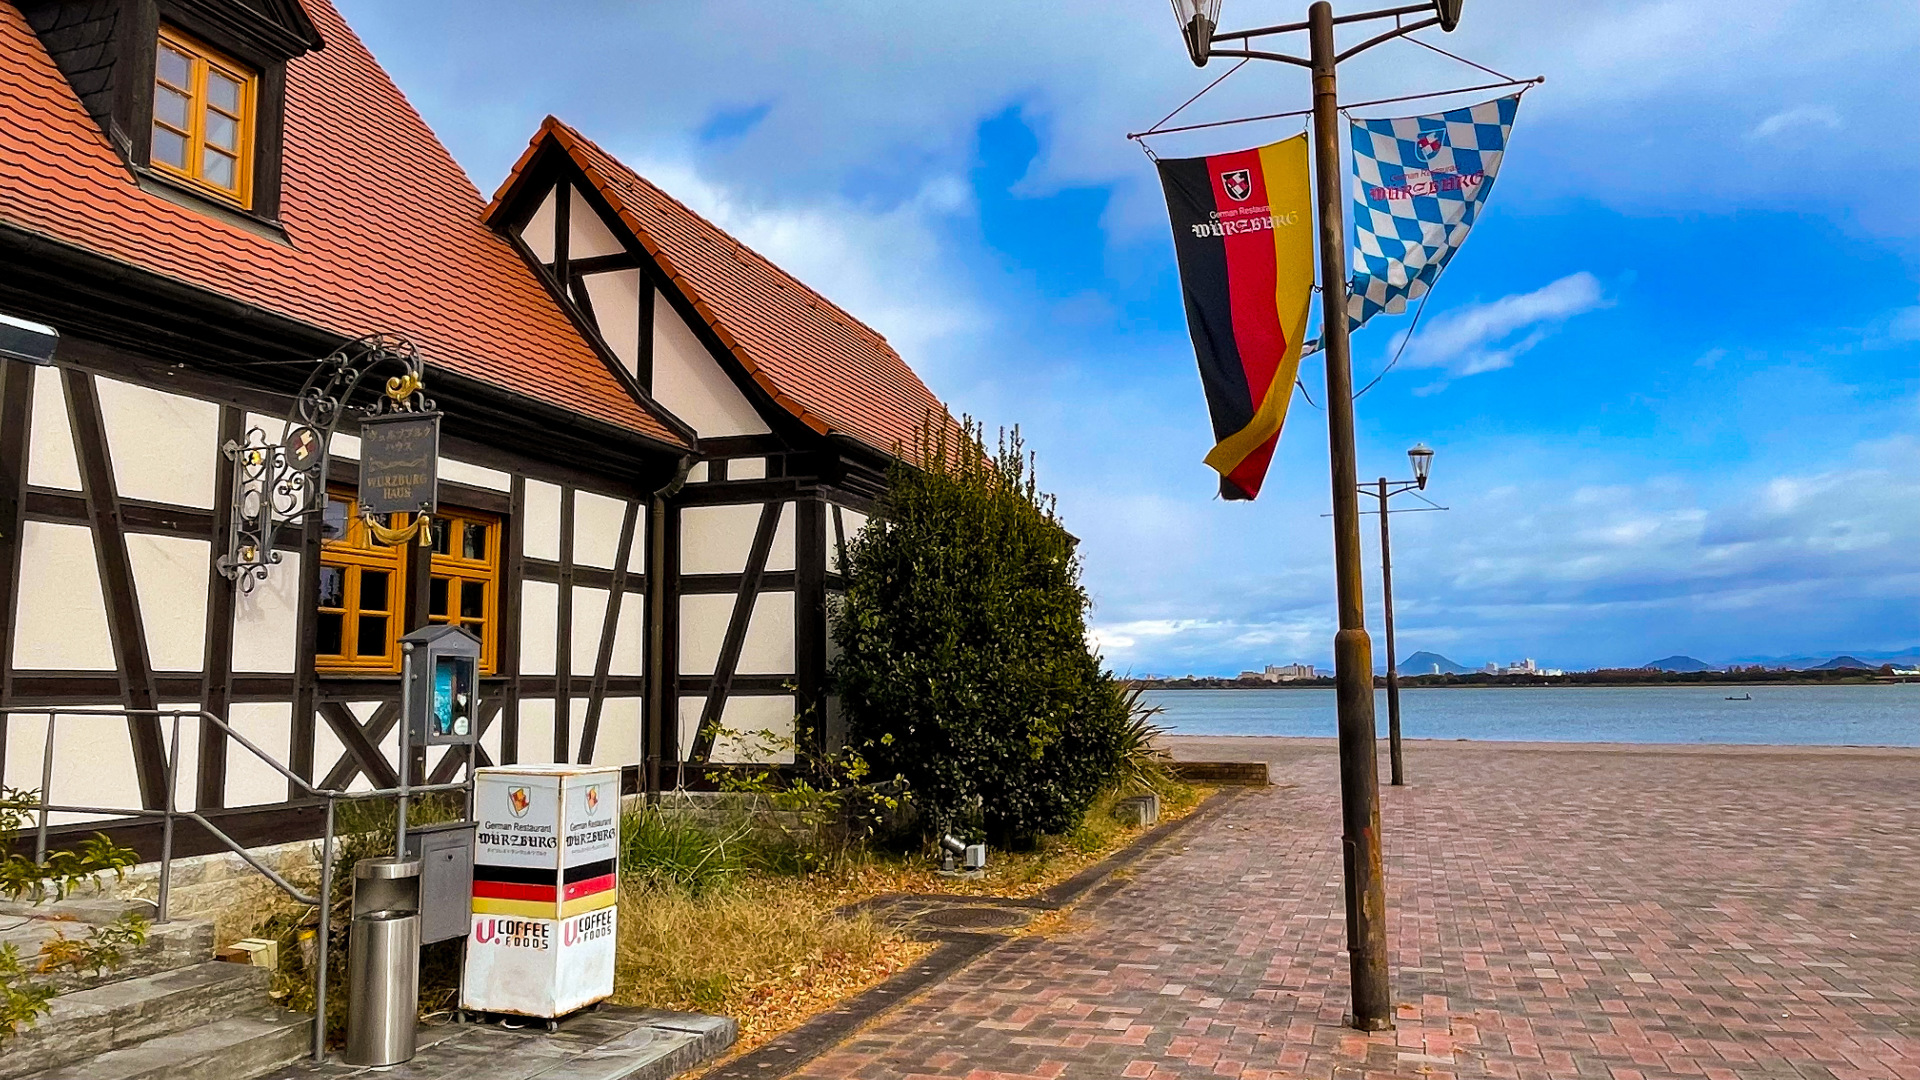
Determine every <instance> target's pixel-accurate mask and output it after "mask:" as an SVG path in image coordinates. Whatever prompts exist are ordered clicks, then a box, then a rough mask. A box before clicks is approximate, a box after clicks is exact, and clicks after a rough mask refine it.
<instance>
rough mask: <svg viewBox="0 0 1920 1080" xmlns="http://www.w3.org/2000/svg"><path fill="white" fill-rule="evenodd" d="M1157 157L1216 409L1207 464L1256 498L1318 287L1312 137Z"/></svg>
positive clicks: (1226, 491)
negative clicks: (1193, 155) (1310, 162)
mask: <svg viewBox="0 0 1920 1080" xmlns="http://www.w3.org/2000/svg"><path fill="white" fill-rule="evenodd" d="M1158 164H1159V167H1160V183H1161V186H1162V187H1164V188H1165V189H1166V194H1167V211H1168V213H1169V215H1170V216H1171V217H1172V219H1173V247H1174V253H1175V255H1176V256H1177V257H1178V259H1179V263H1180V291H1181V292H1182V293H1183V294H1184V296H1185V298H1186V303H1187V329H1188V330H1189V332H1191V333H1192V335H1193V351H1194V354H1195V356H1196V357H1197V358H1198V359H1199V361H1200V382H1201V386H1202V388H1203V389H1204V390H1205V391H1206V395H1207V411H1208V413H1209V414H1211V417H1212V420H1213V436H1214V440H1215V445H1214V448H1213V450H1212V451H1211V452H1210V453H1208V454H1207V464H1208V465H1211V466H1213V468H1214V471H1216V472H1218V473H1219V474H1220V497H1221V498H1223V499H1251V498H1253V497H1255V496H1257V495H1259V494H1260V485H1261V482H1262V481H1264V480H1265V479H1266V475H1267V465H1268V463H1269V462H1271V461H1272V459H1273V449H1274V445H1275V444H1276V443H1277V442H1278V441H1279V439H1280V428H1281V426H1282V425H1283V424H1285V423H1286V419H1287V403H1288V402H1289V401H1291V400H1292V398H1293V383H1294V379H1295V377H1296V375H1297V374H1298V373H1299V370H1300V343H1301V337H1302V334H1303V333H1304V332H1305V330H1306V327H1307V303H1308V301H1309V300H1310V299H1311V298H1312V293H1313V210H1312V206H1311V203H1310V201H1309V199H1310V194H1309V190H1310V189H1309V187H1308V183H1307V137H1306V135H1305V133H1302V134H1300V135H1297V136H1295V137H1293V138H1291V139H1285V140H1283V141H1281V142H1277V143H1271V144H1269V145H1267V146H1260V147H1255V148H1254V149H1251V150H1241V151H1238V152H1235V153H1231V154H1214V155H1212V156H1209V157H1199V158H1167V159H1161V160H1160V161H1159V162H1158Z"/></svg>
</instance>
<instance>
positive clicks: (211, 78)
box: [207, 70, 240, 121]
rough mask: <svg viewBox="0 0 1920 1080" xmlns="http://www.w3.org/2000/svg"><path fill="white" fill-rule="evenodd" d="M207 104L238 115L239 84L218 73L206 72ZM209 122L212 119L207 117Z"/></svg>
mask: <svg viewBox="0 0 1920 1080" xmlns="http://www.w3.org/2000/svg"><path fill="white" fill-rule="evenodd" d="M207 103H208V104H209V105H214V106H218V107H219V108H221V109H224V110H226V111H227V112H229V113H231V114H233V115H234V116H238V115H240V84H239V83H238V82H236V81H234V80H233V79H230V78H228V77H227V76H225V75H223V74H221V73H220V72H218V71H213V70H209V71H208V72H207ZM207 119H208V120H209V121H211V120H212V119H213V117H211V116H209V117H207Z"/></svg>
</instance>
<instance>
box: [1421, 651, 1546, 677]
mask: <svg viewBox="0 0 1920 1080" xmlns="http://www.w3.org/2000/svg"><path fill="white" fill-rule="evenodd" d="M1435 667H1436V669H1437V668H1438V665H1435ZM1486 672H1487V674H1489V675H1565V674H1566V672H1565V671H1564V670H1562V669H1560V668H1543V667H1541V666H1540V665H1538V664H1536V663H1534V662H1533V658H1532V657H1530V656H1529V657H1527V658H1526V659H1525V660H1516V661H1515V662H1513V663H1511V664H1508V665H1507V666H1505V667H1501V666H1500V665H1499V664H1495V663H1492V662H1489V663H1488V664H1487V667H1486Z"/></svg>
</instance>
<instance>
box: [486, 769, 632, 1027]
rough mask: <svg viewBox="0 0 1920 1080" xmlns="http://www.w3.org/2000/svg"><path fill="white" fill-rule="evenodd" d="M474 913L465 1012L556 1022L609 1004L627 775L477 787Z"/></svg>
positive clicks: (595, 773)
mask: <svg viewBox="0 0 1920 1080" xmlns="http://www.w3.org/2000/svg"><path fill="white" fill-rule="evenodd" d="M473 805H474V817H475V819H476V820H477V822H478V827H477V828H476V829H475V830H474V840H473V913H472V919H473V921H472V925H471V927H470V931H471V933H470V936H469V937H468V938H467V968H466V978H465V980H464V985H463V988H462V991H461V998H460V1007H461V1008H463V1009H465V1010H467V1011H468V1012H488V1013H514V1014H517V1015H520V1016H536V1017H545V1018H547V1019H554V1018H557V1017H561V1016H566V1015H567V1014H569V1013H572V1012H577V1011H578V1010H580V1009H584V1008H586V1007H587V1006H589V1005H591V1004H593V1003H594V1002H596V1001H600V1000H603V999H605V998H606V997H608V996H610V995H611V994H612V993H613V964H614V954H615V952H616V948H615V945H616V942H617V941H618V936H617V934H616V930H617V929H618V926H617V922H616V920H617V916H618V901H619V896H620V770H618V769H595V768H590V767H587V766H581V765H501V766H494V767H490V768H484V769H479V770H477V771H476V772H475V773H474V777H473Z"/></svg>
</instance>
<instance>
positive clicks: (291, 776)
mask: <svg viewBox="0 0 1920 1080" xmlns="http://www.w3.org/2000/svg"><path fill="white" fill-rule="evenodd" d="M0 715H7V716H40V715H44V716H45V717H46V718H47V730H46V739H45V742H44V743H43V745H42V751H41V761H40V790H39V792H38V802H37V805H36V807H35V809H36V810H37V811H38V818H39V820H38V822H37V827H36V829H35V840H34V861H35V862H37V863H43V862H45V861H46V858H47V830H48V827H49V824H50V821H49V819H50V817H51V815H53V814H91V815H96V816H99V815H104V816H110V817H125V818H136V819H151V818H158V819H160V821H161V832H160V880H159V897H158V899H157V901H156V903H155V906H156V908H157V910H156V912H155V915H156V916H157V918H156V921H158V922H162V923H165V922H170V921H172V920H171V918H170V912H169V901H170V898H171V893H172V884H173V823H174V819H176V818H186V819H188V820H190V821H192V822H193V823H194V824H196V825H198V826H200V827H201V828H203V829H205V830H207V832H208V833H209V834H211V835H212V836H213V837H214V838H215V839H217V840H219V841H220V842H221V843H222V844H224V845H226V847H227V849H228V850H229V851H231V852H233V853H234V854H235V855H238V856H239V857H240V859H241V861H242V862H245V863H246V864H247V865H248V866H251V867H252V868H254V869H255V870H257V871H259V872H260V873H261V875H262V876H264V877H266V878H267V880H269V881H271V882H272V883H273V884H274V885H275V886H276V887H278V888H279V889H280V890H281V891H282V892H284V893H286V894H287V895H288V896H289V897H291V898H292V899H293V900H294V901H295V902H296V903H301V904H311V905H313V906H315V907H316V908H318V909H319V916H320V928H319V940H318V942H316V949H315V955H316V963H315V965H314V967H315V971H314V974H313V980H314V982H313V1005H314V1018H313V1060H314V1061H316V1062H319V1061H324V1060H325V1059H326V1041H327V966H328V964H327V956H328V950H329V946H330V942H331V937H332V932H333V912H332V903H331V901H332V897H333V854H334V851H333V838H334V835H333V826H334V808H335V805H336V804H337V803H339V802H341V801H343V800H344V801H354V800H360V799H379V798H397V799H400V800H402V805H404V804H405V800H408V799H409V798H410V797H411V796H413V795H418V794H427V793H432V792H438V791H466V792H471V791H472V790H473V779H472V773H471V771H469V773H468V778H467V779H466V780H464V781H460V782H457V783H447V784H409V783H407V775H408V772H409V768H410V765H411V763H410V762H409V761H406V760H404V759H405V758H406V757H407V756H408V748H407V745H406V741H405V740H403V741H402V750H401V757H402V759H403V760H402V761H401V763H400V784H399V786H397V787H391V788H373V789H371V790H368V791H343V790H339V789H336V788H319V787H315V786H313V785H312V784H311V783H309V782H307V780H305V779H304V778H302V777H301V776H299V775H297V774H296V773H294V772H293V771H292V770H291V769H288V768H287V767H286V766H285V765H282V764H281V763H280V762H279V761H278V760H276V759H275V758H274V757H273V755H272V754H269V753H268V752H267V751H265V750H262V749H261V748H260V747H258V746H256V745H254V743H253V742H252V740H250V739H248V738H247V737H246V736H245V735H242V734H240V733H239V732H238V731H235V730H234V729H233V726H232V725H231V724H228V723H227V722H226V721H225V720H223V719H221V718H220V717H218V716H215V715H214V714H212V713H210V712H207V711H206V710H205V709H121V708H112V709H98V708H82V709H62V708H57V707H56V708H32V709H18V708H10V709H4V710H0ZM62 716H78V717H95V718H110V719H119V720H124V719H128V718H131V717H152V718H154V719H155V720H172V721H173V731H172V739H171V740H170V742H169V744H168V746H167V790H166V797H165V799H164V800H163V803H164V805H163V806H162V807H161V808H160V809H148V808H146V807H141V808H139V809H131V808H127V807H109V806H74V805H68V804H63V803H50V802H48V801H47V795H48V792H49V791H50V789H51V788H52V785H53V751H54V745H55V738H54V735H55V729H56V726H57V724H56V722H57V720H58V718H59V717H62ZM189 717H191V718H193V719H196V720H200V721H202V722H205V723H211V724H212V725H213V726H215V727H217V728H219V729H220V730H221V731H222V732H223V733H225V734H226V736H227V737H228V738H230V739H232V740H233V741H234V742H236V743H239V744H240V745H241V746H242V747H244V748H245V749H246V750H247V752H248V753H250V754H252V755H253V756H254V757H256V758H258V759H260V760H261V761H263V762H265V763H266V764H267V766H268V767H269V768H271V769H273V770H274V771H275V772H277V773H279V774H280V775H281V776H283V777H285V778H286V779H287V780H288V781H289V782H290V783H292V784H293V785H294V786H295V787H297V788H298V789H299V790H301V791H303V792H305V793H306V794H307V795H309V796H311V797H312V798H315V799H319V800H321V801H322V802H324V803H325V805H326V824H325V826H324V828H323V829H322V832H321V845H320V894H319V896H310V895H308V894H307V893H304V892H301V891H300V890H299V888H298V887H296V886H295V885H294V884H293V883H292V882H290V881H288V880H287V879H286V878H284V877H281V876H280V874H279V873H277V872H276V871H275V870H274V869H273V868H272V867H270V866H268V865H266V864H265V863H263V862H261V861H260V860H259V859H257V858H255V857H254V856H253V854H252V853H251V852H249V851H248V850H247V849H246V848H245V846H243V845H242V844H240V843H239V842H238V841H236V840H235V839H234V838H233V837H231V836H229V835H227V833H226V831H225V830H223V829H221V828H220V827H219V826H218V825H215V824H214V823H213V822H211V821H209V820H207V818H206V816H205V815H203V814H201V813H199V812H198V811H196V810H181V809H179V808H178V807H176V806H175V805H174V800H175V798H176V797H177V796H178V792H179V784H180V722H181V721H182V720H184V719H187V718H189ZM401 835H404V834H403V833H396V838H395V844H396V845H397V844H399V843H401V842H402V841H401V840H400V839H399V837H400V836H401Z"/></svg>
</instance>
